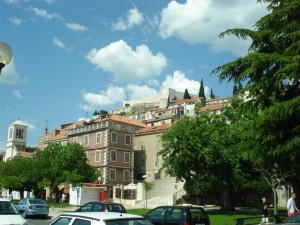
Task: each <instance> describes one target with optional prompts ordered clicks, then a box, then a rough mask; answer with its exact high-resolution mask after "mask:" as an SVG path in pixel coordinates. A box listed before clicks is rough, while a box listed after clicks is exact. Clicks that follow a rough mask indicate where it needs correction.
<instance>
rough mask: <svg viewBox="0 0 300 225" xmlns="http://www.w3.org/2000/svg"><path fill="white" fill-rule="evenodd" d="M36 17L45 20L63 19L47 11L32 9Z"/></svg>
mask: <svg viewBox="0 0 300 225" xmlns="http://www.w3.org/2000/svg"><path fill="white" fill-rule="evenodd" d="M31 10H32V11H33V13H34V14H35V15H36V16H39V17H42V18H44V19H49V20H50V19H55V18H57V19H61V18H62V17H61V16H60V15H59V14H58V13H48V11H47V10H45V9H39V8H35V7H34V8H32V9H31Z"/></svg>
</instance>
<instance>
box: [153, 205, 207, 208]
mask: <svg viewBox="0 0 300 225" xmlns="http://www.w3.org/2000/svg"><path fill="white" fill-rule="evenodd" d="M161 207H163V208H180V209H186V208H189V209H190V208H201V209H203V207H201V206H198V205H162V206H158V207H156V208H161Z"/></svg>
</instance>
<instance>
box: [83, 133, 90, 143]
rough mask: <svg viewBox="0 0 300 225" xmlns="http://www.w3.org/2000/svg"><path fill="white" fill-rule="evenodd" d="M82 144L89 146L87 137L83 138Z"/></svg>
mask: <svg viewBox="0 0 300 225" xmlns="http://www.w3.org/2000/svg"><path fill="white" fill-rule="evenodd" d="M83 144H84V145H88V144H89V135H88V134H87V135H84V136H83Z"/></svg>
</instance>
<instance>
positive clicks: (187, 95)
mask: <svg viewBox="0 0 300 225" xmlns="http://www.w3.org/2000/svg"><path fill="white" fill-rule="evenodd" d="M183 99H191V96H190V94H189V91H188V89H185V90H184V94H183Z"/></svg>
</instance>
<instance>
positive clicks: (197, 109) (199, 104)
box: [194, 102, 202, 115]
mask: <svg viewBox="0 0 300 225" xmlns="http://www.w3.org/2000/svg"><path fill="white" fill-rule="evenodd" d="M201 107H202V103H201V102H196V103H195V112H194V113H195V114H196V115H199V113H200V109H201Z"/></svg>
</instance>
